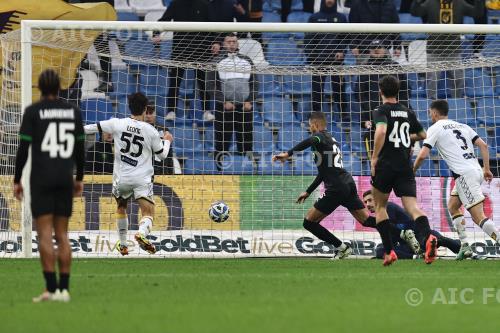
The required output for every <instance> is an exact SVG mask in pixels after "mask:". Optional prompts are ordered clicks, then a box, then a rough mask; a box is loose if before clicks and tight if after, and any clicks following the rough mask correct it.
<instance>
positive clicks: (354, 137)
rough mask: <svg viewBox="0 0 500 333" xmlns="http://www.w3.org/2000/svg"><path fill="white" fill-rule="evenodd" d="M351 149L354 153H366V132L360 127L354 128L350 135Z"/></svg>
mask: <svg viewBox="0 0 500 333" xmlns="http://www.w3.org/2000/svg"><path fill="white" fill-rule="evenodd" d="M349 139H350V147H351V151H352V152H363V151H365V144H364V132H363V131H362V130H361V127H359V126H352V127H351V132H350V134H349Z"/></svg>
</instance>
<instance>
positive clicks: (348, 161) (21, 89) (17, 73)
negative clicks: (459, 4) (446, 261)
mask: <svg viewBox="0 0 500 333" xmlns="http://www.w3.org/2000/svg"><path fill="white" fill-rule="evenodd" d="M228 33H236V36H237V39H238V43H239V49H238V52H239V54H240V55H239V56H238V60H237V61H236V60H234V59H235V58H234V57H232V58H227V59H226V58H225V53H224V48H225V47H226V46H225V45H224V42H223V41H224V36H226V35H227V34H228ZM102 36H104V37H102ZM152 36H155V37H154V38H152ZM475 36H476V37H477V36H483V37H484V39H483V41H482V42H480V49H479V50H478V49H477V43H475V40H474V38H475ZM98 37H99V38H98ZM252 37H253V39H252ZM0 42H1V43H2V58H1V66H2V68H4V71H3V77H2V78H1V80H2V92H1V94H0V115H1V117H0V128H5V127H6V126H10V125H12V126H14V127H15V126H16V125H17V126H19V122H20V119H21V117H20V115H21V114H22V112H23V110H25V108H26V106H28V105H29V104H31V103H32V102H33V101H34V100H36V99H37V98H38V95H37V93H36V76H37V75H38V73H39V72H40V71H41V70H42V69H45V68H54V69H56V70H57V71H58V72H59V73H60V75H61V77H62V79H63V81H64V86H63V89H64V90H65V98H67V99H68V100H69V101H70V102H72V103H74V104H78V105H79V106H80V108H81V109H82V112H83V114H84V121H85V122H86V123H93V122H96V121H99V120H105V119H109V118H111V117H126V116H128V115H129V111H128V102H127V95H129V94H130V93H133V92H136V91H140V92H143V93H144V94H145V95H147V97H148V99H149V100H150V101H151V103H152V104H153V107H154V108H155V109H156V125H157V126H158V129H159V130H166V129H168V130H170V131H171V132H172V133H173V134H174V144H173V156H172V157H171V158H170V162H171V165H168V166H166V165H165V164H160V163H159V162H158V163H156V162H155V170H156V171H157V174H156V175H155V186H154V194H155V201H156V202H157V206H156V215H157V216H156V217H155V222H154V227H153V233H152V238H151V239H152V241H153V242H155V245H156V246H157V248H158V249H159V254H158V256H160V257H247V256H266V257H268V256H327V255H331V254H332V253H333V251H334V249H333V248H332V246H330V245H328V244H325V243H324V242H321V241H319V240H317V239H316V238H315V237H314V236H312V235H311V234H309V233H308V232H307V231H305V230H303V229H302V219H303V216H304V214H305V212H306V211H307V209H308V208H309V207H310V206H311V205H312V204H313V203H314V200H315V199H316V198H318V197H320V196H321V195H322V193H323V191H324V188H323V186H322V185H320V186H319V187H318V189H317V190H316V191H315V192H314V193H313V194H312V195H311V198H310V199H308V201H306V203H305V205H303V206H299V205H295V204H294V203H293V202H294V201H295V199H296V197H297V196H298V195H299V194H300V192H302V191H304V190H305V189H306V188H307V186H309V184H310V183H311V182H312V180H313V179H314V176H315V175H316V171H315V170H316V169H315V165H314V163H313V162H312V161H311V156H312V155H313V153H312V152H310V151H306V152H305V153H304V154H297V156H294V158H293V159H292V160H291V161H290V162H289V163H288V162H287V163H285V164H284V165H283V166H281V165H276V164H273V163H271V161H270V156H271V155H272V154H273V153H276V152H278V151H283V150H287V149H290V148H291V147H293V145H294V144H296V143H297V142H298V141H300V140H301V139H304V138H305V137H307V136H308V135H309V134H308V122H307V119H308V115H309V114H310V112H311V111H323V112H325V113H326V114H327V119H328V130H329V131H330V132H331V133H332V135H333V136H334V137H335V138H336V140H337V141H338V142H339V145H340V146H341V150H342V157H343V165H344V167H345V168H346V169H347V170H348V171H349V172H351V173H352V174H353V176H354V178H355V182H356V184H357V186H358V192H359V195H360V196H361V195H362V193H363V192H364V191H365V190H367V189H369V188H370V185H369V178H370V175H369V155H370V147H371V145H370V129H369V128H367V127H366V121H369V120H370V119H371V118H370V112H371V111H372V110H373V108H374V105H376V104H377V103H379V100H378V92H377V91H376V90H374V87H376V81H377V80H376V79H377V78H378V77H380V76H382V75H385V74H391V75H396V76H399V77H400V78H403V79H404V81H405V82H404V84H405V88H404V89H405V92H404V93H405V97H404V99H405V103H407V105H408V106H409V107H411V108H412V109H414V111H415V112H416V113H417V117H418V118H419V119H420V120H421V121H422V123H423V125H424V127H425V128H428V126H430V124H431V122H430V119H429V116H428V114H427V108H428V104H429V102H430V100H431V99H433V98H447V99H449V101H450V110H451V111H450V112H451V113H450V117H451V118H453V119H457V120H459V121H462V122H466V123H468V124H469V125H471V126H472V127H473V128H474V129H475V130H477V132H478V134H479V135H480V136H482V137H484V138H485V139H486V140H487V141H488V144H489V146H490V158H491V160H492V161H494V162H495V163H494V164H492V168H493V169H494V170H493V171H494V173H495V175H496V178H495V179H494V181H493V183H492V184H490V185H488V184H484V186H483V188H484V192H485V194H486V196H487V201H486V202H487V204H486V206H487V209H488V213H489V214H490V215H492V216H493V220H494V222H495V223H496V224H497V226H499V224H500V204H499V202H500V194H498V190H495V188H497V187H498V186H500V180H499V179H498V174H499V169H498V164H497V162H496V161H497V152H500V150H499V149H498V145H497V143H498V141H500V130H499V127H498V125H499V124H498V122H499V121H500V120H499V119H500V101H499V95H500V26H498V25H445V24H443V25H440V24H398V25H394V24H322V23H293V24H292V23H288V24H287V23H214V22H109V21H104V22H101V21H57V20H56V21H39V20H25V21H22V22H21V31H14V32H11V33H8V34H5V35H1V36H0ZM214 43H218V44H221V45H220V48H221V51H220V52H219V54H213V52H212V45H213V44H214ZM382 49H383V50H382ZM376 50H378V51H376ZM399 50H401V51H399ZM457 50H458V51H457ZM380 52H382V53H383V54H382V56H380V59H381V60H380V59H379V60H377V59H375V60H374V58H376V57H378V56H379V55H380V54H379V55H377V54H378V53H380ZM337 53H339V54H341V55H338V56H337V55H336V54H337ZM15 54H20V57H19V59H17V58H16V57H15V56H14V55H15ZM241 54H243V56H241ZM400 54H401V55H400ZM453 55H456V56H453ZM85 58H86V59H87V61H83V62H82V60H84V59H85ZM103 58H104V59H107V61H109V62H111V63H112V65H111V73H109V75H108V74H106V73H105V69H104V68H102V65H103V61H102V59H103ZM247 59H250V62H249V63H246V62H245V61H246V60H247ZM229 60H230V61H229ZM83 64H85V65H83ZM7 71H8V73H7ZM179 73H182V75H180V74H179ZM434 73H438V74H434ZM440 73H445V74H440ZM6 74H9V75H6ZM106 75H108V78H109V83H110V85H109V86H108V88H105V89H104V90H103V89H102V87H100V83H102V81H103V78H105V77H106ZM176 75H179V77H178V78H177V81H178V82H177V83H176V81H175V80H173V79H172V78H173V77H174V76H176ZM432 75H435V76H434V81H432ZM235 79H236V80H235ZM17 80H19V81H20V84H19V85H15V84H12V85H11V84H9V85H6V83H9V82H10V83H16V82H17ZM105 81H106V80H105ZM245 82H246V83H248V85H249V87H246V86H245V84H246V83H245ZM433 82H434V83H433ZM250 83H252V85H250ZM460 83H461V84H460ZM175 84H177V90H176V93H175V94H173V95H172V94H171V92H172V91H173V90H172V86H173V85H175ZM235 84H236V85H235ZM433 84H434V86H433ZM98 86H99V87H98ZM460 86H461V87H460ZM110 87H112V88H110ZM432 87H434V88H432ZM247 88H248V89H247ZM106 89H108V90H106ZM252 89H253V90H252ZM460 89H462V90H460ZM247 90H248V91H247ZM459 90H460V91H463V92H462V93H459V94H456V91H459ZM241 96H243V98H242V97H241ZM432 96H435V97H432ZM230 100H231V101H232V102H230V105H232V106H230V107H234V108H235V111H233V112H234V115H232V116H231V117H233V118H231V119H230V120H228V118H225V117H226V116H225V115H226V114H228V112H229V110H228V109H226V102H228V101H230ZM236 100H238V101H236ZM247 101H248V103H249V105H250V108H251V111H249V112H248V111H247V113H245V112H244V107H245V105H246V104H245V102H247ZM238 108H240V109H238ZM236 109H238V110H236ZM13 115H17V118H16V117H13ZM214 117H215V119H214ZM247 117H250V118H247ZM12 119H15V120H12ZM16 122H17V123H16ZM227 127H231V128H232V129H234V131H235V132H238V131H239V132H240V133H239V134H238V133H236V134H234V136H233V134H231V133H229V134H228V135H225V136H224V135H221V134H220V133H221V132H224V131H226V128H227ZM4 132H5V131H3V132H2V133H1V134H5V133H4ZM10 134H11V133H10ZM10 134H9V135H0V144H4V145H6V146H7V147H8V149H7V148H6V150H5V153H4V156H5V165H3V166H4V168H3V169H4V172H3V173H2V175H1V177H2V181H1V184H2V185H1V186H0V187H1V188H0V191H1V193H0V194H1V195H2V198H4V199H2V201H1V202H0V206H1V205H3V206H5V207H1V208H2V211H4V212H9V213H2V215H3V216H0V257H7V256H12V257H19V256H22V257H31V256H32V255H37V249H36V248H35V247H33V244H32V241H31V240H32V239H33V240H34V237H33V236H34V234H33V233H32V229H33V224H32V218H31V212H30V209H29V196H28V193H29V191H28V190H29V187H28V186H29V181H28V180H29V168H28V167H26V169H25V172H24V177H23V184H24V186H25V190H26V196H25V199H24V201H23V204H22V206H20V207H18V206H14V204H13V202H14V201H13V200H12V193H11V189H10V188H9V186H11V181H12V170H13V161H14V157H15V150H14V149H13V148H15V145H16V141H13V139H12V136H11V135H10ZM88 139H89V140H88V142H87V148H88V152H87V157H88V158H89V161H88V162H87V165H86V175H85V189H84V195H83V197H82V198H76V199H75V201H74V202H75V205H74V210H75V214H74V216H73V218H72V220H71V222H70V238H71V242H72V248H73V252H74V255H75V256H81V257H85V256H98V257H101V256H102V257H108V256H118V253H117V251H116V250H114V249H113V246H114V244H115V243H116V241H117V240H118V236H117V232H116V227H115V222H114V220H115V218H114V209H115V207H114V202H113V200H112V197H111V175H110V174H111V172H112V163H113V158H112V157H110V156H111V154H112V148H111V144H110V143H109V142H106V140H105V139H104V138H100V137H97V138H94V137H88ZM418 149H419V146H418V144H417V145H416V146H415V151H418ZM417 176H418V179H417V184H418V189H417V192H418V196H419V198H418V200H419V202H420V204H421V205H422V206H423V208H424V211H426V212H427V213H428V214H429V217H430V220H431V226H432V227H433V228H434V229H436V230H438V231H440V232H442V233H444V234H446V235H448V236H450V237H452V238H457V237H456V236H455V235H454V230H453V226H452V224H451V222H450V221H451V219H450V216H449V214H448V213H447V210H446V200H447V199H448V198H449V195H450V192H451V188H452V187H453V185H454V180H453V178H452V177H451V174H450V172H449V170H448V169H447V168H446V167H445V165H444V164H443V161H441V160H440V159H439V157H438V156H437V155H435V154H434V155H433V156H432V158H431V159H430V160H429V162H428V163H427V164H425V165H424V166H423V170H422V171H421V172H420V173H419V174H418V175H417ZM391 199H393V200H395V202H397V203H400V201H398V200H397V199H396V198H393V197H391ZM218 200H223V201H225V202H226V203H227V204H228V206H229V207H230V209H231V217H230V219H229V220H228V221H227V222H224V223H220V224H218V223H214V222H212V221H211V220H210V219H209V217H208V208H209V207H210V204H211V203H212V202H213V201H218ZM11 207H12V208H11ZM16 216H19V218H20V221H19V220H18V221H16ZM137 217H138V212H137V206H136V205H133V204H132V205H131V207H130V208H129V220H130V224H129V228H130V231H129V240H130V245H131V246H135V249H134V251H131V254H132V255H133V256H139V257H146V256H147V254H145V253H144V252H142V251H139V250H138V247H137V245H136V244H134V243H133V233H134V232H135V230H136V229H137V220H138V218H137ZM467 223H468V224H467V227H468V229H467V230H468V232H470V234H471V237H472V238H473V239H474V242H475V244H476V245H475V250H476V253H477V254H484V255H490V256H497V255H499V254H500V249H498V248H495V247H494V246H493V243H492V242H491V241H490V240H489V239H488V238H487V237H486V236H484V235H483V233H482V231H481V230H480V229H479V228H478V227H477V226H476V227H475V226H473V224H472V222H471V220H470V218H469V217H468V220H467ZM323 225H324V226H325V227H327V228H328V229H329V230H333V232H334V233H335V234H336V235H337V236H338V237H339V238H340V239H342V240H344V241H347V242H351V243H352V244H353V247H354V248H355V254H356V256H357V257H359V258H367V257H370V256H373V255H375V252H376V246H377V245H378V244H380V239H379V237H378V234H377V232H376V230H374V229H372V230H370V229H369V228H365V227H363V226H361V225H360V224H359V223H357V222H355V221H354V219H353V218H352V217H350V215H349V214H348V212H347V211H346V210H345V209H340V208H339V210H338V211H336V212H335V213H334V214H332V215H330V216H328V217H327V218H326V219H325V220H324V221H323ZM19 239H22V242H19V241H18V240H19ZM20 243H22V245H20ZM35 243H36V241H35ZM442 254H443V255H452V253H451V252H450V251H443V252H442Z"/></svg>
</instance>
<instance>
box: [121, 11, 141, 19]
mask: <svg viewBox="0 0 500 333" xmlns="http://www.w3.org/2000/svg"><path fill="white" fill-rule="evenodd" d="M116 16H117V19H118V21H140V19H139V16H137V14H136V13H129V12H117V13H116Z"/></svg>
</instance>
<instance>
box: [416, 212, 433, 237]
mask: <svg viewBox="0 0 500 333" xmlns="http://www.w3.org/2000/svg"><path fill="white" fill-rule="evenodd" d="M415 231H416V232H417V237H418V241H419V242H420V243H424V244H425V242H426V241H427V238H429V235H430V234H431V227H430V226H429V220H428V219H427V216H425V215H423V216H420V217H417V219H416V220H415Z"/></svg>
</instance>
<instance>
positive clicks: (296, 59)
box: [265, 37, 305, 66]
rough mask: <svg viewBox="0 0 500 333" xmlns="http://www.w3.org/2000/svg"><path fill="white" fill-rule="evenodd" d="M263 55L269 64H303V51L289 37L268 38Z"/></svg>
mask: <svg viewBox="0 0 500 333" xmlns="http://www.w3.org/2000/svg"><path fill="white" fill-rule="evenodd" d="M265 57H266V60H267V61H268V62H269V63H270V64H271V65H278V66H301V65H304V64H305V58H304V53H303V52H302V50H300V49H299V48H298V47H297V44H296V43H295V42H294V41H291V40H290V38H289V37H287V38H271V39H269V40H268V44H267V51H266V52H265Z"/></svg>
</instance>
